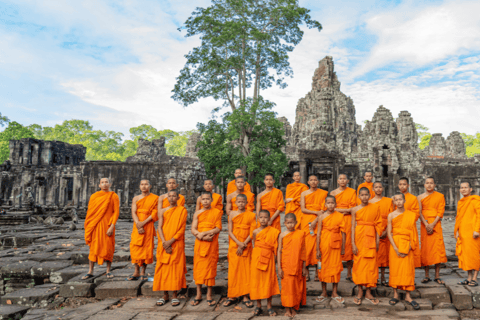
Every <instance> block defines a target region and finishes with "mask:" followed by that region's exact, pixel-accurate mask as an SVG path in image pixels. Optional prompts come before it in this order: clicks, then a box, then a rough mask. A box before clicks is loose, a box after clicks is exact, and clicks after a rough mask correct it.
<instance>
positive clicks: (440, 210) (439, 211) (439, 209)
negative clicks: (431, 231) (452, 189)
mask: <svg viewBox="0 0 480 320" xmlns="http://www.w3.org/2000/svg"><path fill="white" fill-rule="evenodd" d="M444 213H445V198H443V201H441V202H440V203H439V204H438V206H437V216H436V217H435V220H434V221H433V222H432V223H431V225H432V228H434V227H435V226H436V225H437V223H438V221H440V220H442V218H443V214H444Z"/></svg>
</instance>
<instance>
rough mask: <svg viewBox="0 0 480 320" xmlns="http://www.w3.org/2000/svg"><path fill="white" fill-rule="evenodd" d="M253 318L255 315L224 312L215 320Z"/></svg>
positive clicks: (247, 319)
mask: <svg viewBox="0 0 480 320" xmlns="http://www.w3.org/2000/svg"><path fill="white" fill-rule="evenodd" d="M252 318H253V313H252V312H249V313H236V312H224V313H222V314H220V315H219V316H218V317H217V318H216V319H215V320H250V319H252Z"/></svg>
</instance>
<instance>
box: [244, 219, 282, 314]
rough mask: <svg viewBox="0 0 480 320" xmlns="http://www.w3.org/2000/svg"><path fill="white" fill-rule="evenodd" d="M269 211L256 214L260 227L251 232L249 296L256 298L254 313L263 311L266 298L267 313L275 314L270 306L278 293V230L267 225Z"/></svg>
mask: <svg viewBox="0 0 480 320" xmlns="http://www.w3.org/2000/svg"><path fill="white" fill-rule="evenodd" d="M268 221H270V212H269V211H267V210H262V211H260V212H259V214H258V222H259V224H260V227H259V228H257V229H255V230H254V231H253V232H252V240H253V251H252V267H251V274H250V298H251V299H252V300H257V307H256V308H255V311H254V315H255V316H259V315H261V314H262V313H263V310H262V299H267V308H268V314H269V315H270V316H276V315H277V313H276V312H275V311H274V310H273V308H272V296H274V295H276V294H280V288H279V287H278V281H277V273H276V272H275V254H276V253H277V248H278V235H279V234H280V231H278V230H277V229H276V228H273V227H272V226H269V225H268Z"/></svg>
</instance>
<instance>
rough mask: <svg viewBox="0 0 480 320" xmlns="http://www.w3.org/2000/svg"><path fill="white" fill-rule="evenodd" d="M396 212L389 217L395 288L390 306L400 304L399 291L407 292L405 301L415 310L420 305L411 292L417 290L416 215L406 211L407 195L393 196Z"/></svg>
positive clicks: (391, 259) (392, 278) (391, 271)
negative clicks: (414, 250)
mask: <svg viewBox="0 0 480 320" xmlns="http://www.w3.org/2000/svg"><path fill="white" fill-rule="evenodd" d="M393 201H394V203H395V207H396V208H397V209H396V210H395V211H393V212H392V213H390V214H389V215H388V227H387V234H388V239H389V241H390V244H391V246H390V253H389V258H388V259H389V261H390V277H389V284H390V287H392V288H393V298H392V299H391V300H390V302H389V303H390V305H392V306H394V305H396V304H397V303H398V302H399V299H398V290H405V301H406V302H408V303H409V304H410V305H411V306H412V307H413V308H414V309H415V310H418V309H420V305H419V304H418V303H417V302H416V301H414V300H412V296H411V295H410V292H412V291H413V290H415V261H414V259H415V258H414V255H413V249H414V248H415V247H416V245H417V243H416V242H415V236H414V233H415V230H416V228H415V223H416V220H417V217H416V216H417V215H416V213H414V212H412V211H408V210H405V207H404V203H405V195H404V194H403V193H400V194H397V195H395V196H393Z"/></svg>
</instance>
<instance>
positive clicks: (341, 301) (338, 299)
mask: <svg viewBox="0 0 480 320" xmlns="http://www.w3.org/2000/svg"><path fill="white" fill-rule="evenodd" d="M333 300H335V301H337V302H338V303H340V304H345V299H343V298H342V297H340V296H338V297H335V298H333Z"/></svg>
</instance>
